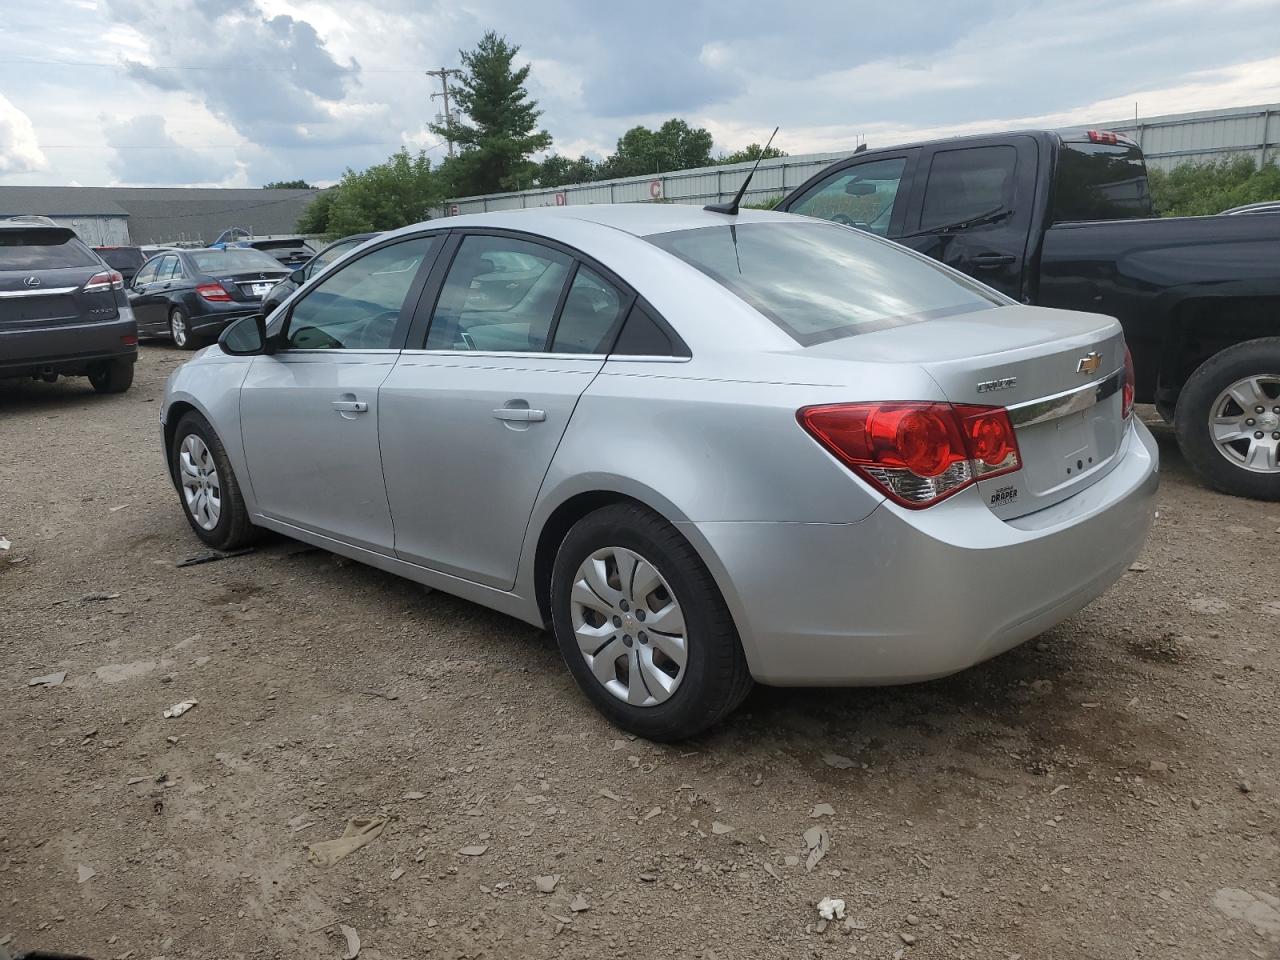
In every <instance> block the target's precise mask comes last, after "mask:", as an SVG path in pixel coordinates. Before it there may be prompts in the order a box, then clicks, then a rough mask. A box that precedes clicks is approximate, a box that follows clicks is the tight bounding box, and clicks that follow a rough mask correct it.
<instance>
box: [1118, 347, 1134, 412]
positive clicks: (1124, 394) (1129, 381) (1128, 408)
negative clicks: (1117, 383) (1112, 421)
mask: <svg viewBox="0 0 1280 960" xmlns="http://www.w3.org/2000/svg"><path fill="white" fill-rule="evenodd" d="M1137 387H1138V376H1137V374H1136V373H1134V372H1133V354H1132V353H1130V352H1129V347H1128V346H1127V345H1126V346H1125V348H1124V385H1123V387H1122V388H1121V398H1122V403H1121V405H1120V413H1121V415H1122V416H1124V417H1128V416H1129V414H1131V413H1133V396H1134V393H1135V391H1136V390H1137Z"/></svg>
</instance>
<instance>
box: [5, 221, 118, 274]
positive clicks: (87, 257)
mask: <svg viewBox="0 0 1280 960" xmlns="http://www.w3.org/2000/svg"><path fill="white" fill-rule="evenodd" d="M98 262H99V260H98V258H97V257H96V256H94V254H93V253H92V252H91V251H90V250H89V248H88V247H86V246H85V245H84V244H83V243H81V242H80V241H79V240H78V239H76V237H74V236H73V235H72V234H70V233H67V232H66V231H65V230H2V231H0V270H50V269H55V268H57V267H92V266H94V265H95V264H97V263H98Z"/></svg>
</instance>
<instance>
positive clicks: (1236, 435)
mask: <svg viewBox="0 0 1280 960" xmlns="http://www.w3.org/2000/svg"><path fill="white" fill-rule="evenodd" d="M1209 433H1210V436H1212V437H1213V442H1214V445H1215V446H1216V447H1217V448H1218V452H1219V453H1220V454H1222V455H1223V456H1224V457H1226V458H1227V460H1229V461H1230V462H1231V463H1232V464H1234V465H1235V466H1237V467H1240V468H1242V469H1244V470H1250V471H1252V472H1254V473H1280V374H1259V375H1256V376H1252V377H1245V378H1244V379H1242V380H1237V381H1236V382H1235V383H1233V384H1231V386H1229V387H1227V389H1225V390H1223V391H1222V392H1221V393H1220V394H1218V399H1216V400H1215V401H1214V402H1213V406H1212V407H1211V408H1210V410H1209Z"/></svg>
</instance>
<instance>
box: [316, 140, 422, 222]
mask: <svg viewBox="0 0 1280 960" xmlns="http://www.w3.org/2000/svg"><path fill="white" fill-rule="evenodd" d="M443 199H444V191H443V189H442V184H441V182H440V179H439V178H438V177H437V176H436V174H435V172H434V171H433V170H432V169H431V160H430V159H429V158H428V157H427V155H426V152H425V151H419V152H418V154H417V155H416V156H415V155H413V154H410V153H409V151H408V150H407V149H405V148H403V147H401V148H400V149H399V150H398V151H396V152H395V153H393V154H392V155H391V156H390V157H388V158H387V159H386V160H385V161H383V162H382V163H375V164H374V165H373V166H371V167H369V168H368V169H366V170H361V171H359V172H356V171H355V170H352V169H350V168H348V169H347V171H346V172H345V173H343V175H342V179H341V180H340V181H339V182H338V185H337V186H335V187H332V188H330V189H329V190H326V191H325V192H324V193H322V194H320V196H319V197H317V198H316V200H315V201H313V202H312V204H311V206H310V207H308V208H307V211H306V212H305V213H304V214H303V219H304V221H307V225H310V223H311V221H312V220H313V219H314V220H315V222H316V223H317V224H318V223H319V220H320V214H317V215H316V216H315V217H314V218H313V217H312V212H313V211H314V210H315V208H316V206H317V204H319V203H321V202H324V203H325V204H326V208H325V209H324V210H322V211H321V213H322V214H323V215H324V222H323V227H324V229H323V230H320V231H316V232H320V233H323V234H324V235H325V236H326V237H329V238H334V237H345V236H347V235H348V234H352V233H367V232H369V231H372V230H394V229H395V228H396V227H403V226H407V225H408V224H411V223H418V222H419V221H421V220H429V219H430V218H431V208H432V207H437V206H439V205H440V203H441V202H442V201H443ZM303 226H304V224H303V223H302V222H300V223H299V224H298V229H299V231H300V232H304V233H307V232H312V231H307V230H304V229H303Z"/></svg>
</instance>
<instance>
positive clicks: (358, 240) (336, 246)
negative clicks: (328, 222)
mask: <svg viewBox="0 0 1280 960" xmlns="http://www.w3.org/2000/svg"><path fill="white" fill-rule="evenodd" d="M376 236H379V234H377V233H357V234H353V235H352V236H349V237H343V238H342V239H341V240H335V241H333V243H331V244H329V245H328V246H327V247H325V248H324V249H322V250H321V251H320V252H319V253H317V254H316V255H315V256H314V257H312V258H311V259H310V260H308V261H307V263H306V264H305V265H304V266H301V267H299V268H298V269H297V270H295V271H293V273H291V274H289V276H288V277H286V278H285V279H283V280H281V281H280V282H279V283H278V284H276V285H275V286H274V287H272V288H271V292H270V293H268V294H267V297H266V299H265V300H263V301H262V312H263V313H267V314H269V313H270V312H271V311H272V310H274V309H275V308H276V307H278V306H280V304H282V303H284V302H285V300H286V299H287V298H288V296H289V294H291V293H293V291H295V290H297V289H298V287H300V286H302V285H303V284H304V283H306V282H307V281H308V280H310V279H311V278H312V277H314V276H315V275H316V274H317V273H319V272H320V271H321V270H323V269H324V268H325V267H327V266H329V264H331V263H333V261H335V260H337V259H338V258H339V257H345V256H346V255H347V254H348V253H350V252H351V251H352V250H354V249H355V248H356V247H358V246H360V244H362V243H364V242H365V241H366V240H371V239H373V238H374V237H376Z"/></svg>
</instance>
